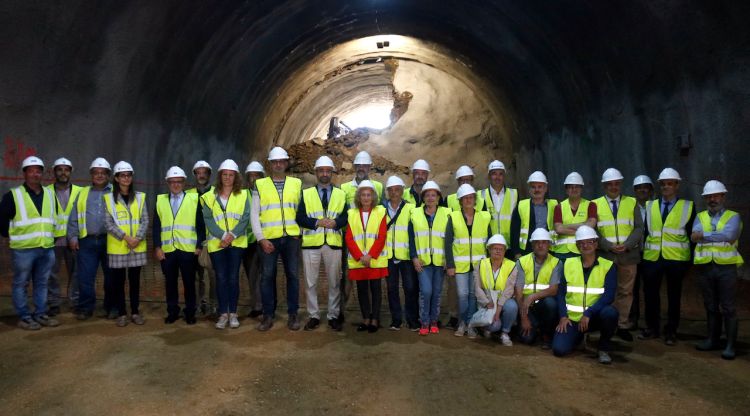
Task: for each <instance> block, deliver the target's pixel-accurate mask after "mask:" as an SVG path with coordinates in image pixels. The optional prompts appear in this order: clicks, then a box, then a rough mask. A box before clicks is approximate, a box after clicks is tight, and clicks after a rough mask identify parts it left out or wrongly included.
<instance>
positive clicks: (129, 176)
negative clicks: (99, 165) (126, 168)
mask: <svg viewBox="0 0 750 416" xmlns="http://www.w3.org/2000/svg"><path fill="white" fill-rule="evenodd" d="M117 176H118V177H120V178H132V177H133V174H132V173H128V172H125V173H118V174H117Z"/></svg>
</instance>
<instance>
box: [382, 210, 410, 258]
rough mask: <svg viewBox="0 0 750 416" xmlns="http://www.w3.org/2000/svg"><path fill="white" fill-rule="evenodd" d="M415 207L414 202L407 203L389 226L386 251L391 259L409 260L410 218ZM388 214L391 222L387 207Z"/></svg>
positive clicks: (388, 219)
mask: <svg viewBox="0 0 750 416" xmlns="http://www.w3.org/2000/svg"><path fill="white" fill-rule="evenodd" d="M386 203H389V202H386ZM413 209H414V204H410V203H405V204H404V206H403V207H402V208H401V213H400V214H398V217H397V218H396V221H393V223H392V224H391V225H390V226H389V227H388V234H387V236H386V244H385V251H386V253H388V258H389V259H396V260H409V220H410V219H411V211H412V210H413ZM386 215H387V217H386V218H387V221H388V223H391V221H392V218H391V216H390V215H389V214H388V209H387V208H386Z"/></svg>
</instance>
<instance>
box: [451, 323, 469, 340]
mask: <svg viewBox="0 0 750 416" xmlns="http://www.w3.org/2000/svg"><path fill="white" fill-rule="evenodd" d="M464 332H466V323H465V322H464V321H461V323H459V324H458V329H456V332H454V333H453V335H455V336H457V337H462V336H464Z"/></svg>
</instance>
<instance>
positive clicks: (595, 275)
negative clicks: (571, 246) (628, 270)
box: [563, 257, 613, 322]
mask: <svg viewBox="0 0 750 416" xmlns="http://www.w3.org/2000/svg"><path fill="white" fill-rule="evenodd" d="M597 260H598V261H599V264H597V265H595V266H594V268H593V269H591V273H590V274H589V280H588V282H585V280H584V278H583V263H582V261H581V258H580V257H571V258H569V259H566V260H565V263H564V264H563V268H564V270H565V281H566V284H567V292H566V293H565V306H566V307H567V309H568V319H570V320H571V321H573V322H578V321H580V320H581V318H582V317H583V313H584V312H585V311H586V309H588V308H589V307H590V306H591V305H593V304H595V303H596V301H597V300H599V298H600V297H601V296H602V295H603V294H604V281H605V278H606V276H607V272H609V269H611V268H612V264H613V263H612V262H611V261H609V260H607V259H605V258H604V257H597Z"/></svg>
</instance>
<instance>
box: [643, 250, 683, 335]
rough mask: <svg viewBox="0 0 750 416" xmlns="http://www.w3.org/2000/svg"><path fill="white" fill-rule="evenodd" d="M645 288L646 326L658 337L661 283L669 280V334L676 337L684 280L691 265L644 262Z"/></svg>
mask: <svg viewBox="0 0 750 416" xmlns="http://www.w3.org/2000/svg"><path fill="white" fill-rule="evenodd" d="M643 264H644V267H643V269H644V272H645V273H644V276H643V288H644V292H645V293H644V294H645V295H646V326H647V327H648V329H650V330H651V332H652V333H654V334H656V335H658V334H659V333H660V331H659V330H660V326H661V296H660V293H659V292H660V290H661V281H662V278H663V277H666V278H667V303H668V306H667V325H666V327H665V331H666V332H667V334H672V335H674V334H675V333H676V332H677V326H678V325H679V324H680V301H681V297H682V279H683V278H684V277H685V273H687V269H688V267H689V266H690V263H689V262H687V261H675V260H664V259H661V258H660V259H659V260H658V261H644V262H643Z"/></svg>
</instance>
